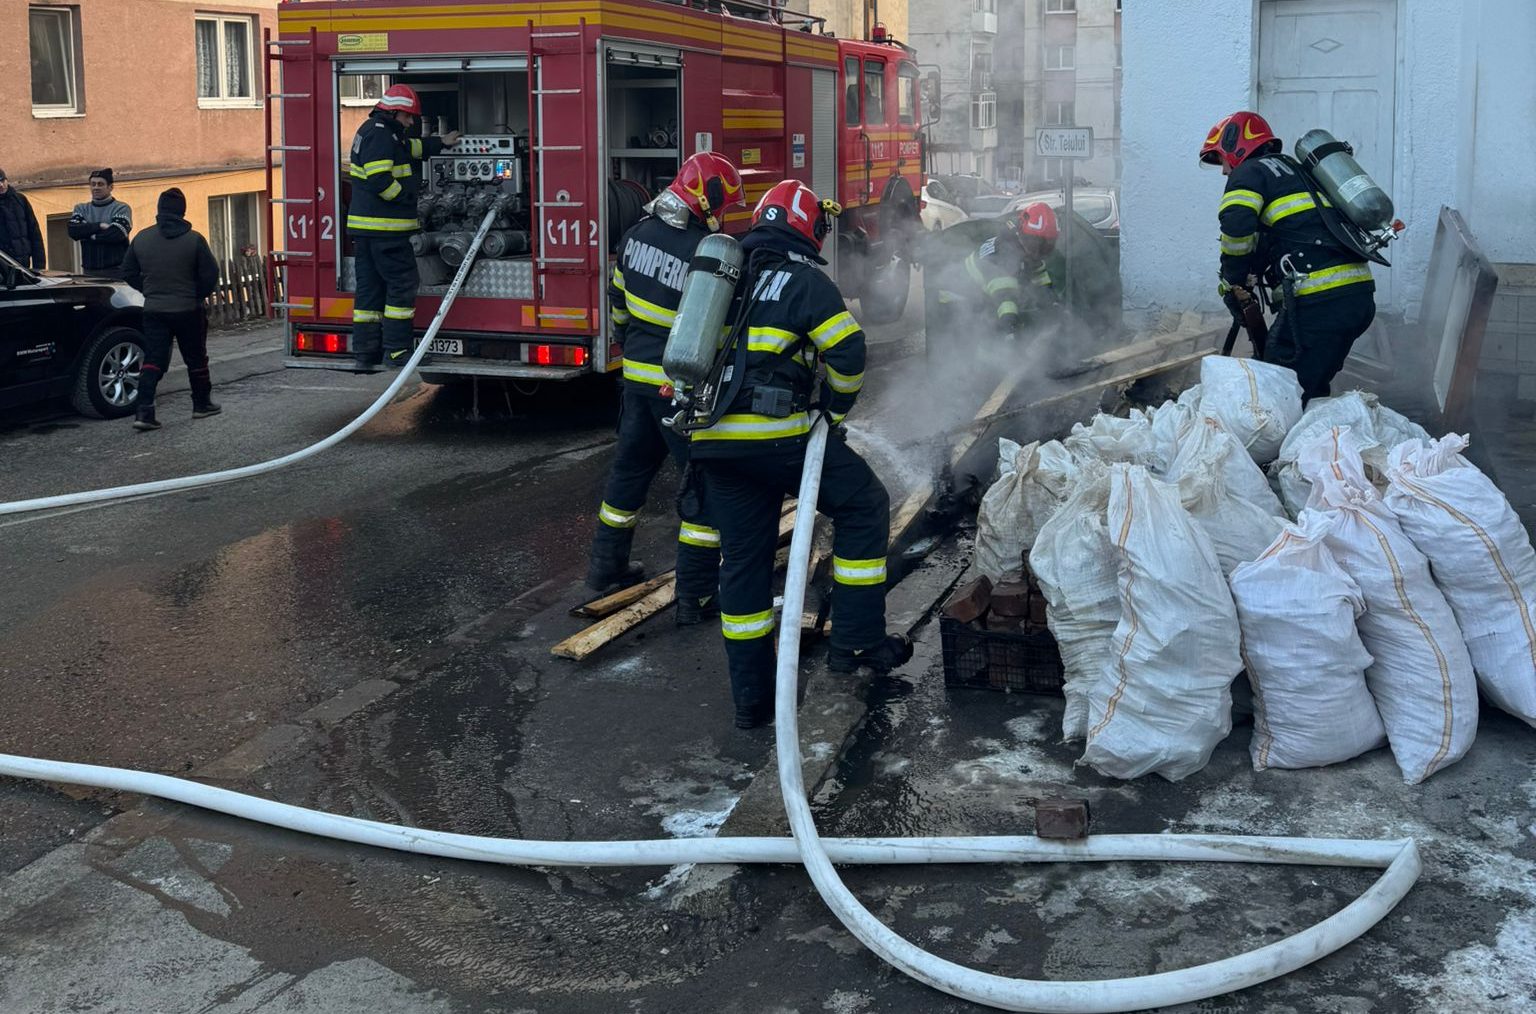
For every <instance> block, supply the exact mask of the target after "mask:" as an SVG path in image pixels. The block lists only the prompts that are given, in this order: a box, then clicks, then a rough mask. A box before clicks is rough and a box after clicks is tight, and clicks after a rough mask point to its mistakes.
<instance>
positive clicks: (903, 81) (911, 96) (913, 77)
mask: <svg viewBox="0 0 1536 1014" xmlns="http://www.w3.org/2000/svg"><path fill="white" fill-rule="evenodd" d="M896 118H897V120H898V121H899V122H900V123H902V124H903V125H909V124H915V123H916V122H917V67H916V66H915V65H914V64H910V63H903V64H901V65H900V66H898V67H897V68H896Z"/></svg>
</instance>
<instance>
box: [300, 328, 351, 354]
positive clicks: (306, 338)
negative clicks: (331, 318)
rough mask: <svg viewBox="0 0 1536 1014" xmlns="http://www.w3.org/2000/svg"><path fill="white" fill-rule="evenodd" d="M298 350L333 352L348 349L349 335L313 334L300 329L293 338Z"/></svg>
mask: <svg viewBox="0 0 1536 1014" xmlns="http://www.w3.org/2000/svg"><path fill="white" fill-rule="evenodd" d="M293 347H294V351H296V352H329V353H332V354H336V353H341V352H345V351H347V336H346V335H344V334H313V333H311V332H309V331H300V332H299V333H298V336H297V337H296V338H294V340H293Z"/></svg>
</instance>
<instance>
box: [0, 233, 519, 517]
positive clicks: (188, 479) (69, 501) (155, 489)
mask: <svg viewBox="0 0 1536 1014" xmlns="http://www.w3.org/2000/svg"><path fill="white" fill-rule="evenodd" d="M500 213H501V209H500V208H499V207H495V208H492V209H491V210H489V211H487V212H486V213H485V217H484V218H482V219H481V220H480V228H479V230H478V231H477V232H476V233H475V238H474V241H473V242H471V243H470V245H469V252H468V253H467V254H465V255H464V261H463V263H461V264H460V265H459V270H458V271H457V272H456V273H455V274H454V276H453V284H451V285H450V286H448V291H447V292H446V293H445V294H444V295H443V302H442V304H441V305H440V306H438V308H437V315H436V316H435V317H433V318H432V324H431V325H430V326H429V327H428V328H427V333H426V334H425V335H423V336H422V339H421V341H420V343H419V344H418V345H417V346H416V351H415V352H413V353H412V354H411V358H410V361H409V362H407V363H406V364H405V366H404V367H402V368H401V370H400V375H399V376H397V377H396V378H395V379H394V381H393V382H392V383H391V384H390V385H389V386H388V387H386V388H385V389H384V393H383V394H380V395H379V396H378V397H377V398H375V399H374V401H373V404H371V405H369V406H368V407H367V408H366V409H364V410H363V413H362V415H359V416H358V417H357V418H356V419H353V420H352V421H351V422H349V423H347V424H346V425H345V426H343V427H342V428H341V429H339V430H337V431H336V432H335V433H332V434H331V435H330V436H328V437H326V438H325V439H324V440H320V441H317V442H316V443H313V444H310V445H309V446H308V447H304V448H300V449H299V450H297V451H294V452H293V453H291V454H284V455H283V456H282V457H280V458H272V459H271V460H269V461H261V462H257V463H256V464H254V465H242V466H240V467H239V468H226V469H224V470H223V471H219V472H206V473H204V474H202V475H185V476H181V477H180V478H176V479H160V480H158V481H156V482H139V483H134V484H133V485H131V486H112V487H110V488H108V489H92V490H87V491H85V492H83V493H64V494H61V495H59V496H44V497H38V498H36V499H33V500H13V501H11V502H10V503H0V515H5V514H28V513H31V512H32V511H43V510H50V509H52V508H56V507H78V506H80V505H82V504H91V503H101V502H103V501H106V500H122V499H125V498H127V497H134V496H150V495H153V494H156V493H176V492H180V491H183V490H189V489H201V488H202V487H204V486H217V485H219V484H220V483H224V482H233V481H234V480H236V479H254V478H255V477H256V476H258V475H266V474H267V473H268V472H275V471H277V470H278V469H280V468H287V467H288V466H289V465H296V464H298V463H299V462H301V461H303V460H304V459H305V458H312V457H314V456H315V455H316V454H319V453H320V452H321V451H325V450H329V449H330V448H332V447H335V446H336V445H337V444H339V443H341V442H342V441H343V440H345V439H347V438H348V437H350V436H351V435H352V434H354V433H356V432H357V431H358V430H360V429H362V428H363V427H364V426H366V425H368V422H369V420H371V419H372V418H373V417H374V416H376V415H378V414H379V413H380V412H381V411H383V409H384V406H385V405H388V404H389V403H390V401H391V400H392V399H393V398H394V397H395V395H396V394H398V393H399V391H400V388H402V387H404V386H405V382H406V380H407V379H409V377H410V376H411V374H412V373H414V372H415V371H416V367H417V366H418V365H420V363H421V360H422V357H423V356H425V355H426V354H427V348H428V347H429V346H430V345H431V344H432V339H433V338H435V337H437V332H438V331H439V330H440V329H441V328H442V326H443V321H444V320H446V319H447V318H448V310H449V308H450V307H452V306H453V301H454V300H455V299H457V298H458V297H459V289H460V288H462V287H463V285H464V279H466V278H468V277H469V269H470V267H471V266H472V265H473V264H474V263H475V255H477V254H478V253H479V252H480V245H481V244H482V243H484V242H485V235H486V233H487V232H489V231H490V228H491V223H492V222H493V221H495V219H496V216H497V215H498V214H500Z"/></svg>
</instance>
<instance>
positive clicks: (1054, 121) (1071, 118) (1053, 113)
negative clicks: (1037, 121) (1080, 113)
mask: <svg viewBox="0 0 1536 1014" xmlns="http://www.w3.org/2000/svg"><path fill="white" fill-rule="evenodd" d="M1076 105H1077V104H1076V103H1075V102H1047V103H1046V104H1045V125H1046V126H1047V127H1070V126H1071V125H1072V124H1074V123H1076V122H1077V109H1076Z"/></svg>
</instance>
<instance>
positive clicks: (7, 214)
mask: <svg viewBox="0 0 1536 1014" xmlns="http://www.w3.org/2000/svg"><path fill="white" fill-rule="evenodd" d="M0 251H3V252H5V253H8V254H10V255H11V257H12V258H14V259H15V261H16V263H18V264H20V265H21V266H22V267H24V268H31V269H32V270H33V271H41V270H43V268H44V267H46V266H47V258H46V257H45V256H44V252H43V231H42V230H41V229H39V228H38V227H37V214H36V213H35V212H34V211H33V210H32V203H31V202H30V201H28V200H27V198H26V196H25V195H24V194H22V192H21V191H20V190H17V189H16V188H15V187H14V186H12V185H11V181H10V180H9V179H8V178H7V177H6V175H5V170H4V169H0Z"/></svg>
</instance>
